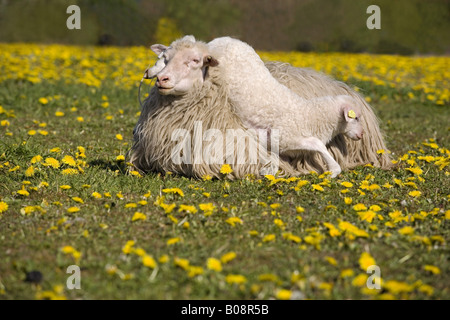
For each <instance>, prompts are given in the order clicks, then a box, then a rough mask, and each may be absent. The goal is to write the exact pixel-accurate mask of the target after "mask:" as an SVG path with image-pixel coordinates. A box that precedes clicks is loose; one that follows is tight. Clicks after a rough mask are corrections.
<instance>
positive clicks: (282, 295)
mask: <svg viewBox="0 0 450 320" xmlns="http://www.w3.org/2000/svg"><path fill="white" fill-rule="evenodd" d="M275 296H276V298H277V299H280V300H289V299H291V296H292V291H291V290H286V289H281V290H278V291H277V293H276V294H275Z"/></svg>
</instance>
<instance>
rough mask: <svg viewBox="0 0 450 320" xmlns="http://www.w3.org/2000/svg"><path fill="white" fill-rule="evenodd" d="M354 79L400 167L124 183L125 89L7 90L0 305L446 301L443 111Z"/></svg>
mask: <svg viewBox="0 0 450 320" xmlns="http://www.w3.org/2000/svg"><path fill="white" fill-rule="evenodd" d="M349 83H352V84H354V85H358V86H359V87H361V90H362V91H363V92H364V94H365V95H366V96H370V97H371V100H372V101H371V104H372V105H373V106H374V109H375V111H376V113H377V115H378V116H379V118H380V120H381V127H382V129H383V130H384V132H385V133H386V140H387V145H388V147H389V149H390V151H391V152H392V155H393V158H394V159H395V160H398V166H397V167H396V168H395V169H393V170H391V171H383V170H379V169H376V168H372V167H370V166H365V167H358V168H356V169H355V170H353V171H347V172H344V173H343V174H341V175H340V176H339V177H338V178H336V179H329V178H328V177H327V175H322V176H318V175H317V174H311V175H307V176H303V177H299V178H298V179H290V180H283V179H271V178H270V177H267V178H262V179H259V180H258V179H254V178H250V177H249V178H248V179H244V180H240V181H228V180H226V179H225V180H222V181H217V180H206V181H201V180H200V181H199V180H192V179H187V178H184V177H178V176H173V175H171V174H166V175H160V174H149V175H147V176H143V177H140V176H136V175H132V174H127V165H126V163H125V162H124V161H123V160H120V159H121V158H120V157H119V156H120V155H125V154H126V152H127V150H128V149H129V148H130V146H131V139H132V130H133V127H134V125H135V123H136V121H137V118H138V113H139V111H140V107H139V104H138V101H137V90H136V89H135V88H133V89H120V88H118V87H117V86H114V85H112V84H108V83H106V84H104V85H102V86H101V87H100V88H91V87H87V86H85V85H83V84H78V85H77V84H69V85H65V84H63V83H61V82H56V83H53V84H50V83H47V82H42V83H37V84H31V83H26V82H23V81H16V80H7V81H5V82H3V83H2V85H1V87H0V105H1V106H2V108H1V109H0V120H1V121H2V126H1V127H0V247H1V250H0V299H43V298H52V299H54V298H56V299H57V298H67V299H269V298H277V299H287V298H291V299H303V298H306V299H449V298H450V292H449V284H450V277H449V275H450V273H449V251H448V247H447V243H448V240H449V219H450V212H449V204H448V202H449V196H450V183H449V181H450V177H449V155H450V152H449V150H448V149H449V146H450V134H449V129H450V121H449V120H450V113H449V108H448V106H437V105H435V104H433V103H431V102H419V101H417V100H408V99H404V98H402V96H401V95H398V94H396V92H395V90H394V89H393V88H389V89H380V87H376V86H372V85H370V84H369V83H366V82H357V83H356V82H352V81H351V80H349ZM381 97H383V98H381ZM41 98H45V99H41ZM80 117H81V118H80ZM79 147H82V148H79ZM386 152H387V151H386ZM36 156H40V157H36ZM118 157H119V158H118ZM408 169H409V170H408ZM171 188H172V189H171ZM173 188H178V189H173ZM165 189H169V190H165ZM163 190H165V191H163ZM180 190H181V191H182V194H180V193H181V192H180ZM163 197H164V198H163ZM171 204H175V205H174V206H173V205H172V206H170V205H171ZM192 206H193V207H192ZM136 212H137V213H138V214H136ZM130 241H133V242H130ZM73 264H76V265H78V266H79V267H80V268H81V289H78V290H77V289H75V290H69V289H68V288H66V281H67V278H68V277H69V276H70V274H68V273H66V270H67V267H68V266H70V265H73ZM371 264H376V265H378V266H379V267H380V270H381V278H382V287H381V289H380V290H376V289H374V290H371V289H368V288H367V287H366V280H367V277H368V276H370V274H368V273H366V268H367V266H368V265H371ZM30 271H40V272H41V273H42V275H43V280H42V282H41V283H40V284H37V285H36V284H32V283H29V282H26V281H24V280H25V278H26V274H27V273H29V272H30Z"/></svg>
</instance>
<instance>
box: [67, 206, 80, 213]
mask: <svg viewBox="0 0 450 320" xmlns="http://www.w3.org/2000/svg"><path fill="white" fill-rule="evenodd" d="M78 211H80V208H78V207H70V208H68V209H67V212H68V213H75V212H78Z"/></svg>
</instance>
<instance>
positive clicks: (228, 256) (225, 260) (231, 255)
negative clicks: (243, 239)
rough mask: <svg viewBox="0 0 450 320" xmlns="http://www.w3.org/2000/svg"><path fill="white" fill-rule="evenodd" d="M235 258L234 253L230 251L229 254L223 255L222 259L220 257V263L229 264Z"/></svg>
mask: <svg viewBox="0 0 450 320" xmlns="http://www.w3.org/2000/svg"><path fill="white" fill-rule="evenodd" d="M235 258H236V253H235V252H233V251H231V252H227V253H225V254H224V255H223V256H222V257H220V261H221V262H222V263H224V264H225V263H228V262H230V261H231V260H233V259H235Z"/></svg>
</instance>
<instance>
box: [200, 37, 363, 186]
mask: <svg viewBox="0 0 450 320" xmlns="http://www.w3.org/2000/svg"><path fill="white" fill-rule="evenodd" d="M208 47H209V49H210V53H211V55H212V57H213V58H214V59H217V60H218V65H219V67H218V68H219V70H217V71H214V72H218V73H220V75H221V77H222V79H223V80H224V82H226V83H228V84H229V85H228V87H229V92H230V101H231V103H232V105H233V106H234V110H235V112H236V114H237V115H238V116H239V117H240V118H241V120H242V121H243V123H244V125H246V127H247V128H248V129H261V128H263V129H271V130H272V129H278V130H280V132H281V136H280V141H279V149H280V153H281V154H285V153H295V151H298V150H310V151H317V152H319V153H320V154H321V155H322V157H323V158H324V160H325V162H326V163H327V166H328V168H329V169H330V171H331V173H332V175H331V176H332V177H336V176H337V175H338V174H339V173H340V172H341V168H340V166H339V164H338V163H337V162H336V161H335V160H334V159H333V157H332V156H331V155H330V153H329V152H328V151H327V149H326V144H327V143H329V142H330V141H331V140H332V139H333V138H334V137H335V136H337V135H338V134H345V135H347V136H348V137H349V138H351V139H353V140H359V139H361V138H362V135H363V129H362V126H361V123H360V122H359V118H360V112H359V110H357V111H356V113H355V110H353V109H355V108H354V107H352V106H354V105H356V102H355V101H353V98H351V97H349V96H344V95H340V96H336V97H332V96H328V97H321V98H315V99H310V100H307V99H304V98H301V97H299V96H298V95H297V94H295V93H294V92H292V91H291V90H290V89H289V88H287V87H286V86H284V85H282V84H280V83H279V82H278V81H277V80H276V79H275V78H273V77H272V75H271V74H270V72H269V70H267V68H266V67H265V65H264V62H263V61H262V60H261V59H260V57H259V56H258V54H257V53H256V52H255V51H254V49H253V48H252V47H250V46H249V45H248V44H246V43H244V42H242V41H240V40H237V39H232V38H230V37H223V38H217V39H214V40H213V41H211V42H210V43H208ZM236 74H239V76H238V77H237V76H236Z"/></svg>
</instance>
